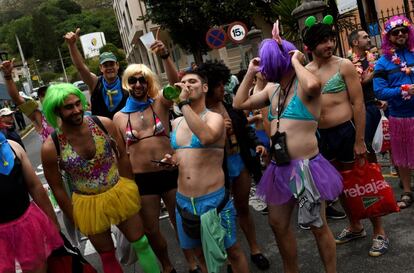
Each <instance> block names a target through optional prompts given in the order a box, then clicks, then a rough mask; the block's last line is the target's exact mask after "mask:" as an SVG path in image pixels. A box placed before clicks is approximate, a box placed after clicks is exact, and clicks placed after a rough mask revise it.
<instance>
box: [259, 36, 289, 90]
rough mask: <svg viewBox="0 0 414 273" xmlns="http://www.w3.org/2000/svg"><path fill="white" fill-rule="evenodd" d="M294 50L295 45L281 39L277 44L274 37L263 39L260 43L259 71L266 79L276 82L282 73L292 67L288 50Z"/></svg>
mask: <svg viewBox="0 0 414 273" xmlns="http://www.w3.org/2000/svg"><path fill="white" fill-rule="evenodd" d="M292 50H296V47H295V46H294V45H293V44H292V43H290V42H288V41H286V40H282V44H281V45H280V44H278V43H277V42H276V40H274V39H265V40H263V41H262V43H261V44H260V49H259V56H260V72H261V73H262V75H263V76H264V77H265V79H266V80H267V81H270V82H278V83H280V80H281V79H282V77H283V75H285V74H286V73H287V72H289V71H290V70H292V69H293V67H292V63H291V56H290V55H289V51H292Z"/></svg>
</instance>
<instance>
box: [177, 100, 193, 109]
mask: <svg viewBox="0 0 414 273" xmlns="http://www.w3.org/2000/svg"><path fill="white" fill-rule="evenodd" d="M184 105H191V101H190V100H189V99H186V100H183V101H180V102H179V103H178V108H179V109H180V110H181V108H182V107H183V106H184Z"/></svg>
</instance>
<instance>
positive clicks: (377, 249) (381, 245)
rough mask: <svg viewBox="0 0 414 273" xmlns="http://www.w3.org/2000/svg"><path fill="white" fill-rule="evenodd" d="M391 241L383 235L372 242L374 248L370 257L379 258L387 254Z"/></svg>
mask: <svg viewBox="0 0 414 273" xmlns="http://www.w3.org/2000/svg"><path fill="white" fill-rule="evenodd" d="M389 245H390V241H389V240H388V238H385V237H384V236H382V235H378V236H377V237H376V238H374V239H373V240H372V246H371V249H370V250H369V256H371V257H378V256H381V255H383V254H385V253H386V252H387V251H388V246H389Z"/></svg>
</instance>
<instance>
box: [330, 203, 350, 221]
mask: <svg viewBox="0 0 414 273" xmlns="http://www.w3.org/2000/svg"><path fill="white" fill-rule="evenodd" d="M325 213H326V218H329V219H333V220H341V219H345V218H346V214H345V213H343V212H342V211H339V210H337V209H335V208H334V207H333V206H332V205H328V206H326V209H325Z"/></svg>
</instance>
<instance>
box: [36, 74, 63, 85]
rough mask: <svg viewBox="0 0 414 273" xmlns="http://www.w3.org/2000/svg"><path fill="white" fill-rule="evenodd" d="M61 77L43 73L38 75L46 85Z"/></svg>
mask: <svg viewBox="0 0 414 273" xmlns="http://www.w3.org/2000/svg"><path fill="white" fill-rule="evenodd" d="M61 76H62V75H61V74H59V73H54V72H43V73H40V78H41V79H42V81H43V83H44V84H48V83H50V82H52V81H56V80H57V79H58V78H60V77H61Z"/></svg>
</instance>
